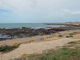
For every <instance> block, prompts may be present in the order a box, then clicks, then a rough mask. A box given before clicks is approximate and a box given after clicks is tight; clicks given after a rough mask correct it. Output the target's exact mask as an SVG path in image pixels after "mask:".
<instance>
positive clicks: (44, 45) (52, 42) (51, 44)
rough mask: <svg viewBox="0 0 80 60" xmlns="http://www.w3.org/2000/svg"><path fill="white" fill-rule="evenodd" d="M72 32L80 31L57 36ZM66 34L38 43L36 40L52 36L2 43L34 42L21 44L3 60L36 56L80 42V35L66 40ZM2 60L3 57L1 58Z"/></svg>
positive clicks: (4, 55) (3, 43)
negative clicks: (26, 55)
mask: <svg viewBox="0 0 80 60" xmlns="http://www.w3.org/2000/svg"><path fill="white" fill-rule="evenodd" d="M72 32H80V30H69V31H63V32H58V33H55V34H54V35H56V34H64V33H65V34H69V33H72ZM65 34H64V36H63V37H57V36H55V37H52V38H47V39H44V40H43V41H37V40H36V39H39V38H42V37H45V36H47V37H49V36H51V35H44V36H35V37H29V38H20V39H13V40H7V41H0V45H11V44H12V43H20V42H26V41H30V40H31V39H33V40H34V42H30V43H28V44H26V43H23V44H20V45H19V47H18V48H17V49H15V50H13V51H10V52H8V53H4V54H3V55H2V56H3V58H2V60H5V59H6V60H10V59H14V58H18V57H20V56H21V55H22V54H24V53H27V54H34V53H39V54H41V53H42V51H43V50H45V49H55V47H56V46H63V45H64V44H66V43H68V42H71V41H78V40H80V37H79V36H80V34H76V35H74V37H70V38H66V37H65ZM0 56H1V55H0ZM0 59H1V57H0Z"/></svg>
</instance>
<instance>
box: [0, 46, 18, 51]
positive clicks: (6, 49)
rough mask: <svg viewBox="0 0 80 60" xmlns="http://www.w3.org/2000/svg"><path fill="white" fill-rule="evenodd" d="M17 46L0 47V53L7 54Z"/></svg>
mask: <svg viewBox="0 0 80 60" xmlns="http://www.w3.org/2000/svg"><path fill="white" fill-rule="evenodd" d="M17 47H18V46H8V45H6V46H0V52H9V51H12V50H14V49H15V48H17Z"/></svg>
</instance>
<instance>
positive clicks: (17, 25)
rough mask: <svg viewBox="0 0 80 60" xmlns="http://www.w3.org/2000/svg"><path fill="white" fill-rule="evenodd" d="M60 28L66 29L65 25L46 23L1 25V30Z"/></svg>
mask: <svg viewBox="0 0 80 60" xmlns="http://www.w3.org/2000/svg"><path fill="white" fill-rule="evenodd" d="M60 26H62V27H64V26H63V25H46V24H44V23H0V28H6V29H11V28H22V27H27V28H33V29H38V28H47V27H60Z"/></svg>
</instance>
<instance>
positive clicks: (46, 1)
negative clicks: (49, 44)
mask: <svg viewBox="0 0 80 60" xmlns="http://www.w3.org/2000/svg"><path fill="white" fill-rule="evenodd" d="M70 21H71V22H76V21H79V22H80V0H0V23H61V22H70Z"/></svg>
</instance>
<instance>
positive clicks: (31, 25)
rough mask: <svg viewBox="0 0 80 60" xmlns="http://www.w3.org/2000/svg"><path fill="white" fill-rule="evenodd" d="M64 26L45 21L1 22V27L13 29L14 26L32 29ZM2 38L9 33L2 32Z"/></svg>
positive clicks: (0, 36)
mask: <svg viewBox="0 0 80 60" xmlns="http://www.w3.org/2000/svg"><path fill="white" fill-rule="evenodd" d="M60 26H62V27H64V26H63V25H46V24H44V23H0V29H3V28H5V29H12V28H22V27H27V28H32V29H39V28H44V29H49V27H60ZM0 38H7V35H3V34H0Z"/></svg>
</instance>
